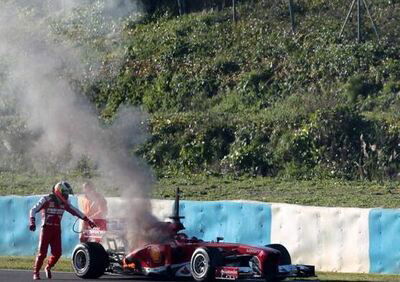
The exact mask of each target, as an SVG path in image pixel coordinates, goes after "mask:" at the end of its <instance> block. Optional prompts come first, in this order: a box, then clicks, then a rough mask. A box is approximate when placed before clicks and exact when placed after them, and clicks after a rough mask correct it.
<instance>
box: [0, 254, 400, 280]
mask: <svg viewBox="0 0 400 282" xmlns="http://www.w3.org/2000/svg"><path fill="white" fill-rule="evenodd" d="M34 260H35V258H34V257H4V256H0V269H32V267H33V263H34ZM54 270H55V271H70V272H72V266H71V261H70V260H69V259H65V258H64V259H60V260H59V261H58V263H57V264H56V266H55V268H54ZM317 275H318V279H319V280H320V281H321V282H324V281H353V282H356V281H399V280H400V275H379V274H355V273H331V272H318V274H317Z"/></svg>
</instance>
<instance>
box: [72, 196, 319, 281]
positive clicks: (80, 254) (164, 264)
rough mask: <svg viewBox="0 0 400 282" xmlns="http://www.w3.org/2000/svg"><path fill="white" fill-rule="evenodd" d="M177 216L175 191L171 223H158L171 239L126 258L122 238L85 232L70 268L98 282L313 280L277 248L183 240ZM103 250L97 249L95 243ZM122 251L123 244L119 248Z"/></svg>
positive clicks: (312, 273) (308, 270) (308, 271)
mask: <svg viewBox="0 0 400 282" xmlns="http://www.w3.org/2000/svg"><path fill="white" fill-rule="evenodd" d="M181 218H182V217H180V216H179V191H177V196H176V200H175V205H174V216H172V217H171V219H172V222H170V223H163V224H164V227H167V228H164V230H169V232H170V239H169V240H167V241H165V242H163V243H156V244H147V245H145V246H143V247H141V248H138V249H135V250H133V251H132V252H130V253H125V252H124V250H123V248H121V247H119V245H121V243H118V241H119V242H123V241H124V240H123V239H121V234H119V235H118V234H115V233H114V234H113V232H110V231H105V230H94V231H87V232H88V233H87V238H86V239H88V240H87V242H85V243H81V244H79V245H78V246H76V248H75V250H74V251H73V256H72V265H73V268H74V271H75V273H76V275H77V276H79V277H80V278H98V277H100V276H101V275H103V274H104V273H120V274H133V275H138V274H140V275H146V276H157V277H165V278H168V279H171V278H172V279H173V278H179V277H187V278H193V279H194V280H196V281H211V280H214V279H227V280H236V279H242V278H243V279H246V278H248V279H263V280H264V281H266V282H272V281H281V280H283V279H285V278H287V277H312V276H315V270H314V266H310V265H292V264H291V258H290V255H289V253H288V251H287V250H286V248H285V247H284V246H282V245H280V244H271V245H267V246H250V245H245V244H240V243H223V242H221V240H222V238H217V240H216V242H205V241H202V240H200V239H197V238H195V237H193V238H188V236H187V235H186V234H185V233H182V232H180V231H181V230H183V229H184V227H183V225H182V223H181V221H180V219H181ZM99 239H102V240H101V242H103V244H101V243H99V242H100V240H99ZM122 245H123V244H122Z"/></svg>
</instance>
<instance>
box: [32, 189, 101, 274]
mask: <svg viewBox="0 0 400 282" xmlns="http://www.w3.org/2000/svg"><path fill="white" fill-rule="evenodd" d="M69 194H73V193H72V188H71V185H69V183H68V182H66V181H61V182H58V183H57V184H56V185H54V187H53V192H52V193H51V194H49V195H48V196H44V197H42V198H41V199H40V200H39V202H37V203H36V205H34V206H33V208H32V209H31V210H30V213H29V217H30V225H29V229H30V230H31V231H35V230H36V224H35V214H36V213H38V212H39V211H42V228H41V232H40V237H39V246H38V254H37V257H36V261H35V265H34V268H33V279H34V280H39V279H40V276H39V271H40V269H41V267H42V265H43V261H44V259H45V258H46V255H47V250H48V247H49V245H50V247H51V256H50V258H49V259H48V261H47V266H46V268H45V272H46V277H47V278H49V279H51V268H52V267H53V266H54V265H55V264H56V263H57V261H58V259H59V258H60V257H61V254H62V250H61V226H60V224H61V219H62V216H63V214H64V211H67V212H69V213H70V214H72V215H74V216H77V217H79V218H80V219H83V220H84V221H87V222H88V224H89V225H90V227H91V228H93V227H95V226H96V224H95V223H94V222H93V221H92V220H91V219H89V218H88V217H87V216H85V215H84V214H83V213H82V212H81V211H80V210H79V209H77V208H75V207H74V206H72V205H71V204H70V202H69V201H68V196H69Z"/></svg>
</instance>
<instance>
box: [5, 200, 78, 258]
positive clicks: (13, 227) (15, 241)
mask: <svg viewBox="0 0 400 282" xmlns="http://www.w3.org/2000/svg"><path fill="white" fill-rule="evenodd" d="M40 198H41V196H26V197H22V196H4V197H0V211H1V214H0V234H1V235H0V255H2V256H7V255H11V256H32V255H35V254H36V251H37V245H38V238H39V233H40V225H41V213H38V214H36V225H37V228H36V231H35V232H31V231H29V210H30V209H31V208H32V207H33V206H34V205H35V204H36V203H37V202H38V201H39V199H40ZM71 203H72V204H73V205H74V206H77V198H76V197H71ZM74 222H75V217H73V216H72V215H70V214H69V213H68V212H65V213H64V216H63V219H62V248H63V255H64V256H70V255H71V253H72V250H73V248H74V247H75V246H76V244H77V243H78V241H79V240H78V234H76V233H74V232H72V225H73V224H74ZM49 249H50V248H49Z"/></svg>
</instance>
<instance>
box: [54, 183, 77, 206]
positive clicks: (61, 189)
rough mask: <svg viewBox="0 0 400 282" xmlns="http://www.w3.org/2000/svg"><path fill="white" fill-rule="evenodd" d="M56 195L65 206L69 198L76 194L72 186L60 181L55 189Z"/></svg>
mask: <svg viewBox="0 0 400 282" xmlns="http://www.w3.org/2000/svg"><path fill="white" fill-rule="evenodd" d="M53 193H54V195H55V196H56V197H57V198H58V199H59V200H60V201H61V202H63V203H64V204H67V203H68V197H69V195H70V194H71V195H72V194H74V192H73V191H72V187H71V185H70V184H69V183H68V182H67V181H60V182H58V183H57V184H56V185H54V187H53Z"/></svg>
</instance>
